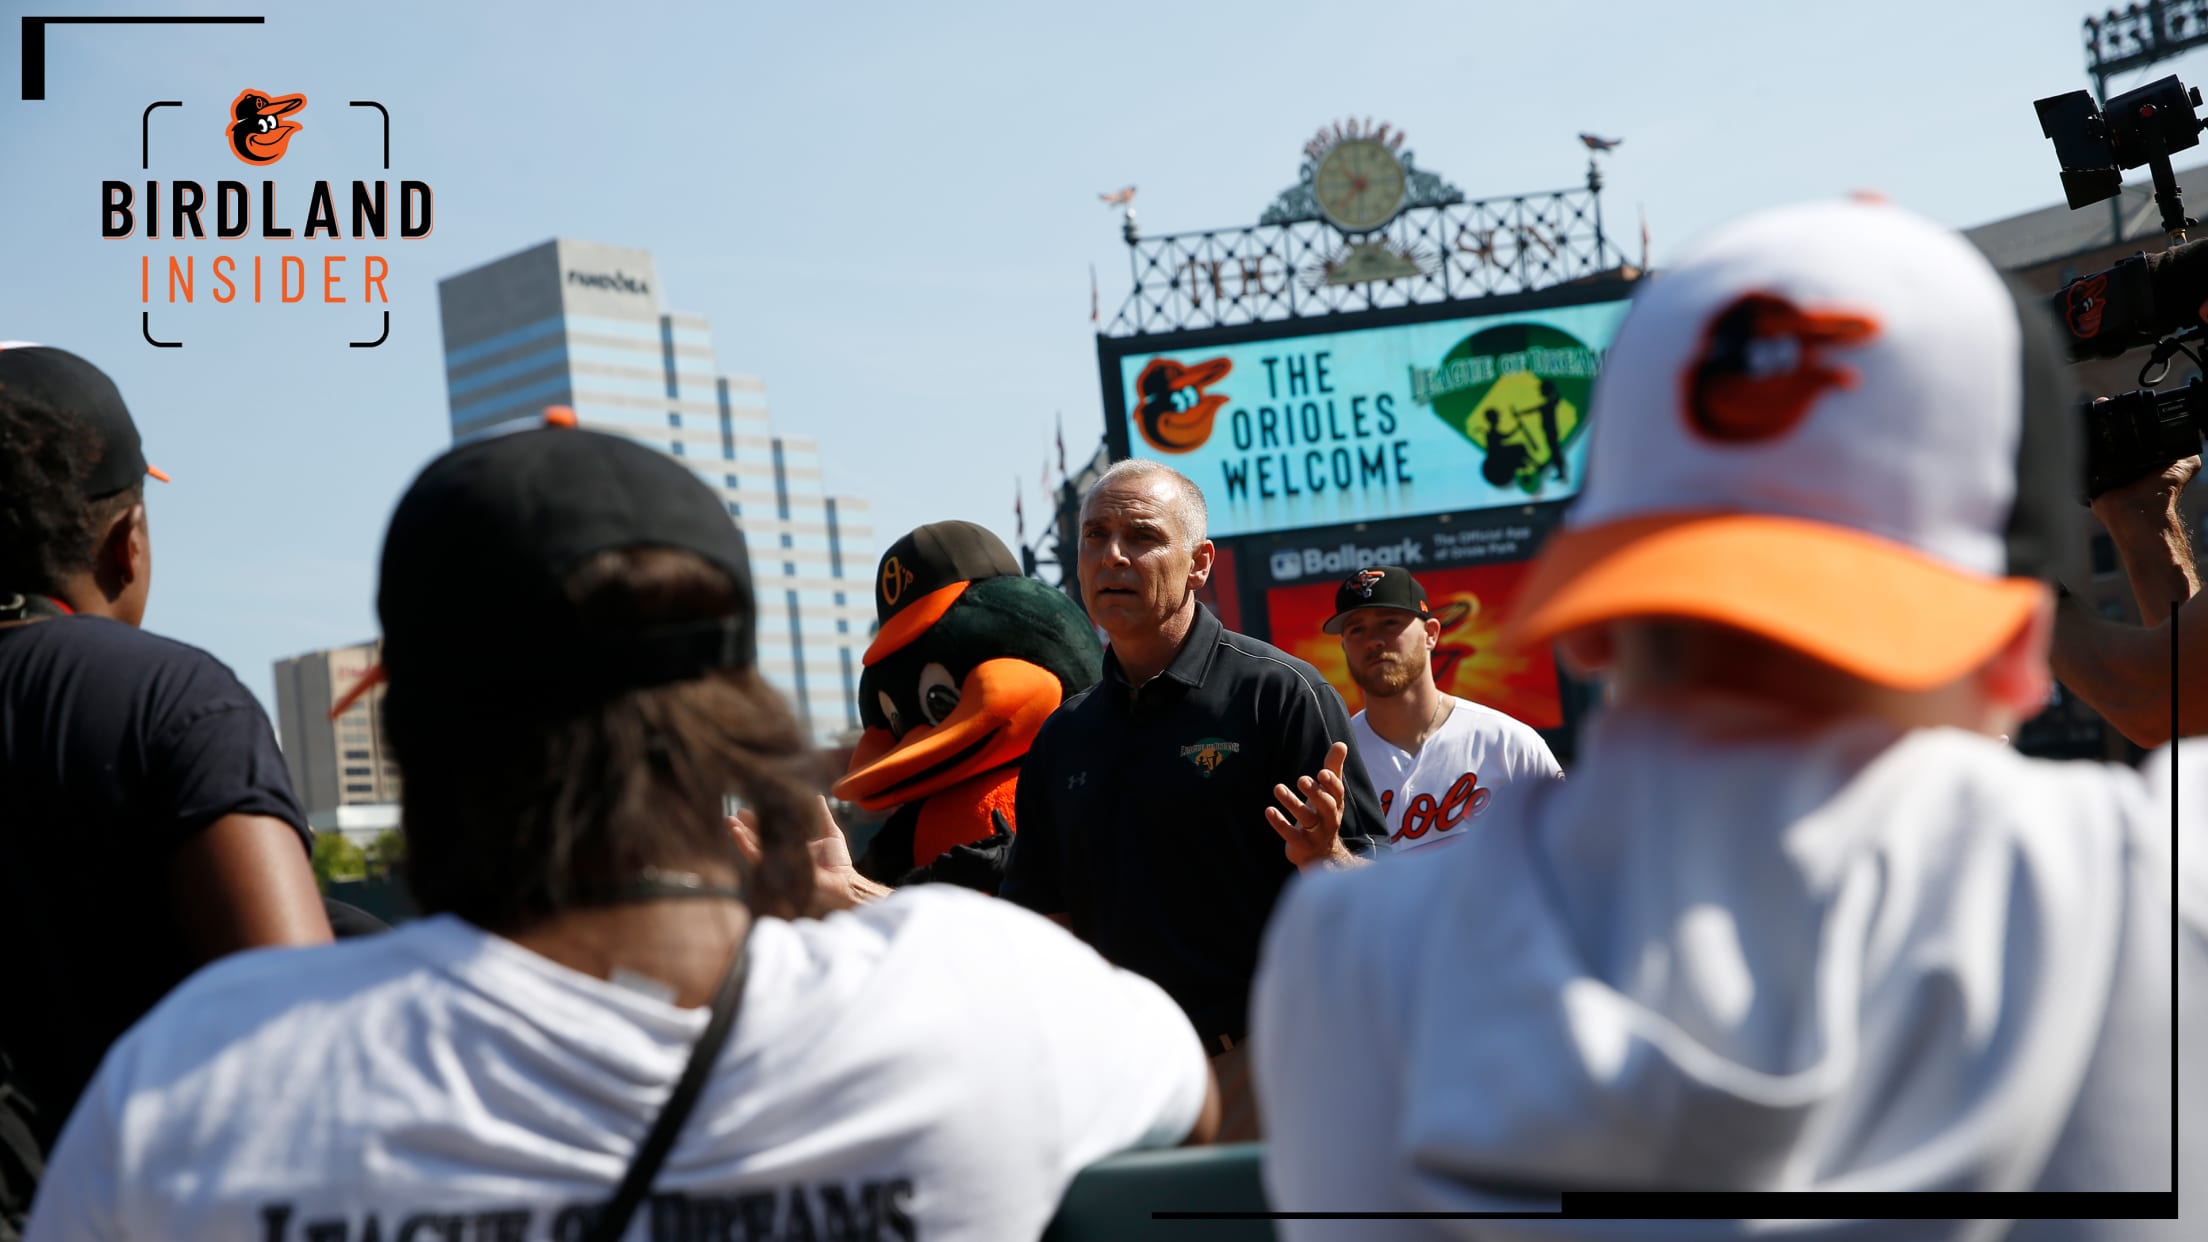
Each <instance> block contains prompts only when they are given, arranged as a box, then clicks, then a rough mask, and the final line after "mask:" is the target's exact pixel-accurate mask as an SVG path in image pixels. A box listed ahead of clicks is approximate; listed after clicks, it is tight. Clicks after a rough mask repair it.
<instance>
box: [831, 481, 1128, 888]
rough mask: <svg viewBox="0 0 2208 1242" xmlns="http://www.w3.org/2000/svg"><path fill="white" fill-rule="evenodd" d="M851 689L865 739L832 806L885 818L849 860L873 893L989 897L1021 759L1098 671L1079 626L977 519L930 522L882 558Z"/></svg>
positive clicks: (1068, 606) (1008, 836)
mask: <svg viewBox="0 0 2208 1242" xmlns="http://www.w3.org/2000/svg"><path fill="white" fill-rule="evenodd" d="M874 611H875V616H876V618H877V619H878V621H879V627H878V628H877V630H876V632H875V635H874V640H873V642H872V643H871V644H869V645H868V647H867V649H866V655H865V657H864V661H863V663H864V666H865V670H866V671H865V672H864V673H863V674H862V675H861V676H860V678H859V716H860V720H861V722H862V723H863V724H864V725H865V726H866V732H865V734H864V736H862V737H861V738H860V740H859V745H858V748H857V750H856V751H854V752H853V754H852V756H851V768H850V770H849V771H848V772H846V773H845V774H844V776H843V779H842V780H840V781H838V782H836V787H835V795H836V797H838V798H841V799H843V800H844V801H846V802H855V803H857V804H858V805H860V806H862V807H864V808H866V809H867V810H869V811H872V812H875V813H877V814H879V813H881V812H883V811H890V812H892V813H891V814H890V817H889V819H888V821H887V822H886V823H884V824H883V825H882V828H881V830H880V831H879V832H878V833H877V834H876V835H875V837H874V839H873V840H872V841H871V842H870V843H869V844H868V845H867V848H866V852H865V854H864V855H863V856H861V857H860V858H859V860H858V862H857V864H856V865H857V867H858V869H859V871H860V873H861V874H863V875H865V876H866V877H867V878H868V879H870V880H873V881H875V882H876V883H879V884H894V885H900V886H901V885H906V884H915V883H922V882H926V881H938V882H947V883H953V884H961V885H964V886H966V887H968V888H976V889H980V890H982V891H984V892H990V893H994V892H995V891H996V889H997V882H998V881H999V880H1001V879H1002V878H1003V876H1004V863H1005V858H1006V856H1007V855H1008V854H1009V853H1010V850H1011V846H1012V835H1013V833H1015V832H1016V831H1018V828H1019V825H1018V823H1017V822H1016V821H1015V818H1014V813H1013V798H1014V795H1015V793H1016V791H1017V790H1018V788H1019V780H1020V760H1021V759H1022V758H1023V757H1024V756H1026V754H1027V748H1028V746H1029V745H1030V744H1031V743H1033V742H1034V740H1035V734H1036V732H1037V731H1039V730H1040V729H1041V728H1042V727H1043V721H1045V720H1047V719H1049V718H1050V714H1051V713H1052V712H1054V711H1056V710H1058V705H1059V704H1060V703H1062V702H1064V701H1065V700H1066V698H1067V697H1068V696H1069V695H1072V694H1074V693H1076V692H1078V691H1080V690H1082V689H1085V688H1086V687H1088V686H1091V685H1094V684H1095V683H1096V681H1097V679H1098V678H1099V677H1100V676H1101V675H1102V672H1103V652H1102V650H1101V649H1100V648H1099V647H1098V645H1097V641H1096V633H1095V631H1093V630H1091V629H1090V628H1089V622H1088V618H1087V617H1085V616H1083V615H1082V612H1081V609H1080V607H1079V606H1078V605H1076V604H1075V603H1074V602H1073V601H1072V600H1071V599H1069V598H1067V597H1066V595H1065V594H1064V593H1063V592H1060V591H1056V590H1053V589H1051V588H1050V587H1048V586H1045V585H1044V584H1042V583H1040V582H1037V581H1035V580H1034V579H1032V578H1028V577H1025V576H1023V575H1022V574H1021V573H1020V567H1019V562H1017V561H1015V560H1014V559H1013V557H1012V553H1011V550H1010V549H1008V548H1006V547H1005V546H1004V542H1003V541H1002V540H1000V539H998V538H997V537H996V536H995V535H993V534H991V533H989V531H988V530H986V529H985V528H983V527H980V526H976V525H974V524H973V523H972V522H932V523H930V524H928V525H926V526H922V527H920V528H919V529H918V530H915V531H913V532H912V533H911V534H908V535H906V536H905V537H904V538H902V539H899V540H898V541H897V542H896V543H893V544H891V545H890V547H889V551H887V552H885V553H883V555H882V563H881V567H880V572H879V573H878V574H876V575H875V580H874Z"/></svg>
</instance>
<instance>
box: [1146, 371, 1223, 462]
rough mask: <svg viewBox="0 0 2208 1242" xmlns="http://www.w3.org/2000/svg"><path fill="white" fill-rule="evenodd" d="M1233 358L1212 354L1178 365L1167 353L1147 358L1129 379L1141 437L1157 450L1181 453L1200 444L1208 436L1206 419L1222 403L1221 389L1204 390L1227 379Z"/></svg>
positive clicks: (1210, 422)
mask: <svg viewBox="0 0 2208 1242" xmlns="http://www.w3.org/2000/svg"><path fill="white" fill-rule="evenodd" d="M1232 370H1234V359H1232V358H1213V359H1211V360H1210V361H1208V362H1199V363H1197V364H1196V365H1194V366H1183V365H1182V364H1180V363H1178V362H1175V361H1173V360H1172V359H1171V358H1152V359H1151V360H1150V365H1148V366H1146V367H1144V368H1143V369H1142V374H1141V375H1140V376H1139V377H1137V378H1136V380H1135V391H1136V392H1137V393H1138V394H1140V395H1141V397H1142V404H1141V405H1140V406H1138V407H1136V409H1135V429H1136V430H1137V431H1140V432H1141V433H1142V438H1143V442H1144V443H1146V444H1148V445H1149V446H1150V447H1151V448H1154V449H1156V450H1158V451H1159V452H1161V453H1186V452H1190V451H1193V450H1195V449H1199V448H1202V447H1203V446H1204V442H1205V441H1206V440H1209V439H1211V424H1212V420H1213V419H1215V418H1217V417H1218V415H1219V407H1221V406H1223V405H1225V404H1226V403H1227V396H1226V394H1225V393H1217V392H1205V391H1204V389H1206V388H1208V387H1210V386H1211V385H1213V384H1216V383H1218V382H1219V381H1220V380H1223V379H1225V378H1227V373H1228V372H1230V371H1232Z"/></svg>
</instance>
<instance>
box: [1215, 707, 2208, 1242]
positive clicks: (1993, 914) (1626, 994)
mask: <svg viewBox="0 0 2208 1242" xmlns="http://www.w3.org/2000/svg"><path fill="white" fill-rule="evenodd" d="M1583 740H1584V747H1583V752H1582V756H1581V762H1580V764H1579V765H1578V766H1577V767H1576V768H1575V770H1574V772H1573V774H1572V779H1571V780H1568V781H1557V782H1550V783H1546V784H1541V783H1537V784H1536V787H1535V788H1532V789H1530V790H1528V791H1527V793H1526V796H1525V797H1523V798H1521V799H1519V800H1518V801H1517V802H1516V803H1514V804H1513V805H1510V806H1508V807H1506V808H1505V809H1503V810H1502V811H1500V812H1491V813H1490V814H1489V815H1487V816H1486V817H1484V819H1483V821H1482V823H1481V826H1480V831H1478V832H1476V833H1472V834H1469V835H1468V837H1467V840H1466V843H1465V844H1463V845H1458V846H1454V847H1451V848H1450V849H1447V850H1442V851H1437V853H1436V855H1435V857H1433V858H1431V859H1429V860H1426V861H1425V862H1424V863H1422V864H1421V865H1418V866H1378V867H1371V868H1366V869H1364V870H1361V871H1356V872H1351V873H1327V874H1313V875H1307V876H1301V877H1298V878H1295V879H1293V880H1291V881H1290V884H1289V887H1288V890H1287V891H1286V892H1285V893H1284V894H1283V896H1282V898H1281V902H1280V905H1279V907H1278V908H1277V910H1276V913H1275V915H1274V917H1273V921H1272V924H1271V926H1270V928H1269V929H1268V934H1267V938H1266V941H1265V945H1264V949H1263V953H1262V956H1261V959H1260V964H1259V969H1258V974H1257V978H1256V981H1255V984H1254V990H1253V994H1252V1000H1251V1038H1250V1048H1251V1058H1252V1072H1253V1075H1254V1077H1255V1081H1256V1084H1257V1088H1258V1102H1259V1106H1260V1108H1261V1109H1262V1110H1263V1111H1264V1114H1265V1120H1266V1132H1267V1147H1266V1154H1265V1161H1266V1163H1265V1184H1266V1189H1267V1191H1268V1193H1269V1195H1270V1197H1271V1202H1272V1206H1273V1207H1274V1208H1275V1209H1276V1210H1279V1211H1284V1212H1304V1211H1343V1212H1471V1211H1509V1210H1513V1209H1516V1210H1520V1211H1524V1210H1529V1209H1530V1210H1543V1207H1542V1204H1540V1203H1538V1202H1532V1201H1529V1200H1528V1199H1526V1198H1517V1199H1511V1198H1507V1197H1505V1193H1506V1192H1507V1191H1508V1189H1509V1188H1510V1187H1512V1186H1516V1187H1519V1188H1524V1187H1575V1186H1576V1187H1580V1188H1588V1189H1641V1188H1661V1187H1673V1188H1680V1187H1685V1188H1704V1189H1756V1190H1763V1189H1770V1190H1790V1189H1813V1190H1874V1191H1886V1190H1894V1191H1915V1190H1946V1191H1970V1190H2033V1189H2040V1190H2058V1189H2059V1190H2086V1189H2091V1190H2144V1191H2166V1190H2170V1189H2173V1188H2174V1189H2178V1190H2179V1191H2180V1197H2181V1199H2183V1200H2184V1201H2185V1202H2186V1204H2187V1205H2188V1208H2187V1210H2188V1211H2190V1212H2192V1213H2195V1214H2196V1215H2197V1214H2198V1213H2199V1212H2200V1211H2201V1209H2202V1205H2203V1204H2204V1203H2208V1142H2203V1141H2202V1140H2201V1139H2199V1138H2198V1137H2196V1138H2194V1139H2192V1140H2190V1141H2189V1142H2188V1143H2187V1144H2186V1145H2185V1147H2184V1148H2183V1149H2182V1150H2181V1151H2179V1152H2178V1155H2179V1156H2180V1157H2181V1163H2180V1165H2179V1180H2178V1183H2177V1185H2176V1186H2175V1187H2173V1186H2172V1183H2171V1180H2170V1179H2171V1169H2172V1163H2173V1160H2172V1157H2173V1138H2172V1131H2171V1113H2172V1109H2173V1101H2174V1106H2175V1109H2176V1111H2178V1112H2179V1113H2181V1114H2182V1120H2181V1121H2180V1122H2179V1125H2178V1128H2179V1131H2180V1132H2186V1133H2190V1134H2193V1135H2195V1136H2199V1135H2208V1083H2204V1081H2203V1080H2208V1073H2196V1072H2190V1071H2188V1072H2187V1073H2186V1074H2185V1075H2184V1078H2183V1081H2182V1083H2181V1084H2174V1085H2173V1083H2172V1081H2171V1061H2172V1053H2173V1044H2172V1038H2173V1019H2174V1020H2176V1021H2177V1022H2178V1023H2180V1024H2182V1025H2183V1026H2184V1027H2185V1032H2186V1033H2185V1038H2186V1040H2187V1042H2188V1044H2189V1045H2190V1046H2193V1047H2198V1046H2199V1042H2200V1039H2201V1038H2202V1032H2203V1030H2204V1028H2208V1010H2204V1006H2208V989H2204V988H2203V986H2202V985H2203V984H2204V983H2208V908H2203V906H2202V904H2200V903H2198V902H2195V901H2193V900H2192V899H2191V898H2190V897H2188V898H2186V899H2184V900H2182V901H2181V902H2180V905H2179V911H2180V912H2181V913H2182V921H2181V923H2180V924H2179V925H2178V927H2179V931H2180V933H2181V934H2179V935H2178V936H2177V938H2176V944H2175V945H2173V943H2172V940H2173V910H2172V907H2171V900H2172V898H2171V894H2172V892H2173V882H2174V881H2175V879H2176V877H2175V876H2173V873H2172V872H2173V862H2172V858H2171V849H2170V837H2171V831H2170V829H2171V820H2170V812H2169V808H2168V803H2167V801H2166V793H2165V792H2164V790H2166V788H2167V787H2168V786H2167V784H2166V782H2167V781H2168V780H2169V779H2170V777H2169V774H2170V771H2171V769H2170V768H2169V767H2168V766H2167V760H2166V759H2163V760H2158V762H2157V763H2150V764H2149V765H2148V767H2147V776H2146V777H2145V778H2144V779H2142V776H2141V774H2140V773H2137V772H2133V771H2130V770H2128V769H2125V768H2121V767H2115V766H2110V765H2102V764H2095V763H2055V762H2047V761H2040V760H2033V759H2028V758H2025V757H2023V756H2021V755H2018V754H2017V753H2016V752H2014V751H2013V750H2010V749H2009V748H2008V747H2006V746H2003V745H2001V744H2000V743H1998V742H1996V741H1994V740H1992V739H1990V738H1985V737H1980V736H1977V735H1974V734H1968V733H1963V732H1960V731H1956V730H1949V729H1939V730H1920V731H1916V732H1911V733H1908V734H1905V735H1900V736H1898V737H1897V735H1896V734H1894V733H1893V732H1892V731H1891V730H1889V729H1887V728H1885V727H1883V726H1879V725H1876V724H1872V723H1868V722H1856V723H1851V724H1846V725H1841V726H1836V727H1833V728H1829V729H1823V730H1818V731H1814V732H1808V733H1801V734H1795V735H1773V734H1770V733H1762V734H1746V733H1744V732H1737V731H1736V732H1734V733H1733V734H1732V735H1730V736H1725V735H1720V734H1718V733H1717V732H1715V731H1712V730H1704V729H1701V728H1697V727H1690V726H1689V725H1687V724H1686V723H1685V722H1683V721H1681V720H1680V719H1678V718H1676V717H1669V716H1657V715H1654V714H1650V713H1645V712H1637V711H1633V710H1630V709H1623V708H1620V709H1613V710H1611V711H1608V712H1606V713H1604V714H1603V715H1602V716H1600V717H1598V718H1597V719H1596V720H1595V721H1594V722H1593V723H1592V724H1591V725H1590V727H1589V729H1588V730H1587V732H1586V734H1585V735H1584V739H1583ZM2186 749H2187V750H2188V751H2189V752H2190V753H2192V754H2196V755H2197V756H2198V757H2197V758H2188V759H2186V760H2185V763H2184V765H2183V766H2184V776H2183V781H2182V783H2183V784H2184V785H2185V788H2186V789H2187V790H2188V800H2189V801H2190V803H2191V804H2192V805H2194V806H2198V805H2200V804H2202V803H2208V742H2204V743H2196V744H2195V745H2193V746H2191V747H2188V748H2186ZM2181 848H2182V849H2183V851H2184V858H2185V865H2186V868H2187V870H2188V871H2189V872H2194V871H2195V869H2197V868H2200V867H2202V866H2203V865H2208V840H2202V839H2201V828H2200V825H2199V823H2198V821H2197V820H2196V821H2195V822H2194V823H2193V825H2192V827H2191V829H2190V831H2189V833H2188V835H2187V836H2186V838H2185V844H2184V846H2183V847H2181ZM2178 887H2179V888H2180V889H2181V890H2183V891H2185V892H2188V893H2191V894H2193V895H2195V896H2198V895H2201V893H2202V890H2201V888H2200V887H2199V885H2198V881H2197V872H2195V877H2194V878H2193V879H2191V880H2189V881H2188V883H2187V884H2186V885H2181V886H2178ZM2173 980H2174V982H2175V985H2176V987H2175V990H2176V991H2177V993H2178V996H2179V1000H2178V1006H2177V1009H2178V1012H2175V1013H2173V1008H2172V992H2173ZM1344 1048H1356V1049H1359V1050H1360V1056H1359V1057H1358V1058H1357V1060H1356V1066H1357V1069H1358V1072H1356V1073H1345V1072H1343V1064H1344V1063H1343V1062H1342V1060H1341V1050H1342V1049H1344ZM2180 1086H2181V1087H2182V1090H2179V1089H2178V1087H2180ZM1344 1152H1360V1153H1365V1154H1366V1156H1367V1157H1369V1158H1363V1159H1357V1160H1345V1159H1343V1158H1342V1153H1344ZM1520 1193H1521V1194H1522V1193H1523V1190H1522V1189H1521V1191H1520ZM1553 1209H1554V1200H1553V1199H1550V1200H1547V1202H1546V1210H1553ZM2000 1230H2001V1227H2000V1225H1999V1224H1998V1223H1997V1224H1995V1225H1992V1226H1982V1225H1978V1224H1974V1223H1972V1222H1961V1223H1937V1222H1922V1223H1918V1224H1912V1225H1908V1226H1907V1227H1906V1228H1904V1227H1902V1226H1900V1225H1899V1224H1897V1223H1896V1222H1891V1221H1888V1222H1848V1221H1831V1222H1806V1221H1805V1222H1795V1223H1794V1224H1792V1225H1789V1226H1788V1228H1787V1230H1786V1234H1787V1236H1788V1237H1789V1238H1814V1239H1820V1240H1823V1239H1838V1238H1863V1239H1873V1238H1876V1239H1885V1238H1894V1237H1907V1238H1973V1239H1977V1238H1989V1237H1998V1236H2001V1232H2000ZM1738 1231H1739V1227H1738V1226H1737V1225H1733V1224H1731V1223H1730V1222H1704V1223H1701V1224H1696V1223H1691V1222H1671V1223H1668V1224H1662V1225H1653V1224H1648V1223H1633V1222H1596V1221H1584V1220H1582V1221H1571V1222H1562V1221H1556V1222H1541V1221H1528V1220H1521V1221H1512V1222H1509V1223H1508V1224H1507V1225H1504V1224H1499V1223H1497V1222H1492V1221H1478V1222H1473V1221H1461V1222H1457V1223H1453V1224H1452V1223H1446V1222H1435V1221H1421V1222H1415V1223H1413V1222H1407V1221H1369V1220H1368V1221H1359V1222H1355V1223H1354V1224H1331V1225H1330V1224H1327V1223H1323V1222H1310V1221H1284V1222H1282V1223H1281V1225H1280V1232H1281V1236H1282V1237H1283V1238H1285V1239H1289V1240H1291V1242H1306V1240H1309V1239H1318V1238H1328V1239H1332V1238H1357V1239H1391V1238H1426V1237H1441V1236H1459V1237H1478V1238H1481V1239H1483V1240H1488V1239H1534V1238H1541V1239H1552V1238H1562V1237H1569V1238H1577V1239H1587V1238H1592V1239H1612V1238H1655V1237H1663V1238H1678V1239H1700V1238H1716V1237H1734V1236H1738ZM2006 1236H2007V1237H2008V1238H2009V1239H2011V1240H2012V1242H2015V1240H2020V1239H2027V1238H2029V1239H2034V1240H2035V1242H2037V1240H2043V1239H2055V1238H2063V1239H2081V1238H2105V1239H2119V1238H2120V1239H2125V1240H2127V1242H2128V1240H2131V1239H2162V1238H2167V1239H2177V1238H2186V1237H2201V1236H2208V1232H2204V1231H2203V1229H2202V1227H2201V1223H2200V1222H2199V1221H2198V1220H2195V1222H2194V1224H2192V1225H2190V1226H2187V1225H2184V1224H2183V1223H2182V1222H2169V1221H2125V1222H2116V1223H2113V1224H2109V1225H2106V1226H2098V1225H2094V1224H2092V1223H2089V1222H2087V1223H2081V1222H2052V1221H2042V1222H2020V1223H2019V1224H2018V1225H2017V1226H2016V1227H2015V1228H2014V1229H2013V1230H2011V1231H2009V1232H2008V1234H2007V1235H2006Z"/></svg>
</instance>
